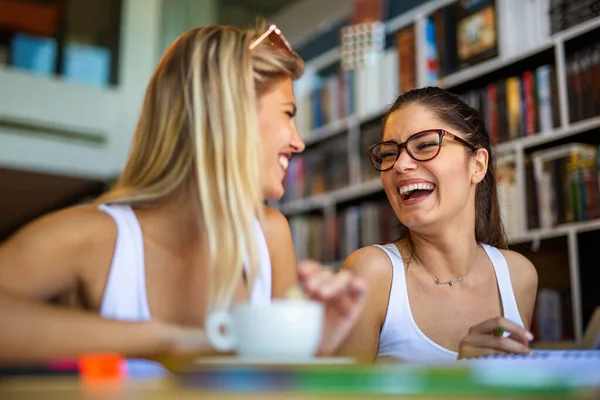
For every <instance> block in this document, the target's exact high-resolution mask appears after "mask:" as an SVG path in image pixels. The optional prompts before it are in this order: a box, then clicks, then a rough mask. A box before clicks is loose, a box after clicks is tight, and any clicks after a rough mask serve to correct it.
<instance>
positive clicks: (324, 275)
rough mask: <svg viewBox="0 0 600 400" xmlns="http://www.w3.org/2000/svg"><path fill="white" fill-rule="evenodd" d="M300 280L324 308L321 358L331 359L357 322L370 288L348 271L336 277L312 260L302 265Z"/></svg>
mask: <svg viewBox="0 0 600 400" xmlns="http://www.w3.org/2000/svg"><path fill="white" fill-rule="evenodd" d="M299 279H300V285H301V286H302V288H303V290H304V292H305V293H306V295H307V296H308V297H309V298H311V299H314V300H318V301H321V302H323V304H324V306H325V326H324V330H323V337H322V340H321V345H320V347H319V355H320V356H329V355H332V354H333V353H334V352H335V350H336V349H337V348H338V347H339V345H340V344H341V343H342V341H343V340H344V339H345V338H346V336H347V335H348V333H350V330H351V329H352V327H353V326H354V324H355V323H356V321H357V320H358V317H359V316H360V313H361V311H362V309H363V307H364V303H365V299H366V292H367V286H366V284H365V283H364V282H363V281H362V279H360V278H357V277H354V276H353V275H352V274H351V273H350V272H348V271H344V270H343V271H340V272H338V273H334V271H333V270H332V269H331V268H327V267H324V266H323V265H322V264H320V263H318V262H316V261H311V260H307V261H302V262H300V263H299Z"/></svg>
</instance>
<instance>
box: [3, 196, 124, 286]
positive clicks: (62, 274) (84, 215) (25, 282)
mask: <svg viewBox="0 0 600 400" xmlns="http://www.w3.org/2000/svg"><path fill="white" fill-rule="evenodd" d="M116 231H117V229H116V225H115V224H114V222H113V221H112V218H111V217H110V216H108V215H106V214H105V213H104V212H102V211H101V210H98V209H97V208H96V207H95V206H92V205H86V206H77V207H72V208H66V209H63V210H60V211H56V212H52V213H49V214H47V215H45V216H43V217H41V218H38V219H36V220H34V221H33V222H30V223H29V224H27V225H26V226H25V227H23V228H21V229H20V230H19V231H18V232H16V233H15V234H14V235H13V236H11V237H10V238H9V239H8V240H7V241H6V242H5V243H3V244H2V245H1V246H0V282H1V283H0V285H1V286H2V287H3V288H5V289H8V290H12V291H15V292H18V293H22V294H26V295H30V296H35V297H50V296H54V295H56V294H57V293H59V292H60V291H62V290H66V289H67V288H68V287H69V286H70V285H71V286H72V285H73V284H75V282H76V280H77V278H78V276H80V275H81V273H82V271H83V268H84V267H87V265H89V263H90V262H89V260H91V259H92V258H94V257H96V255H98V254H100V255H102V257H105V256H106V257H105V258H110V257H112V249H113V247H114V243H115V240H116ZM15 266H18V268H15Z"/></svg>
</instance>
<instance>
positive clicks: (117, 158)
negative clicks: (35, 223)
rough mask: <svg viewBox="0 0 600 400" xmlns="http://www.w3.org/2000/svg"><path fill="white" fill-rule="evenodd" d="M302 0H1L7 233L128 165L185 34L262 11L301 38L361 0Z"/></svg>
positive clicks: (91, 192) (0, 102)
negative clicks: (153, 91) (158, 79)
mask: <svg viewBox="0 0 600 400" xmlns="http://www.w3.org/2000/svg"><path fill="white" fill-rule="evenodd" d="M298 3H302V2H301V1H293V0H0V241H1V240H3V239H5V238H7V237H8V236H9V235H10V234H11V233H12V232H14V231H15V230H16V229H18V228H19V227H20V226H22V225H23V224H24V223H26V222H28V221H30V220H31V219H33V218H35V217H37V216H39V215H41V214H44V213H46V212H49V211H51V210H55V209H58V208H61V207H65V206H68V205H72V204H77V203H79V202H83V201H86V200H88V199H89V198H92V197H94V196H96V195H98V194H99V193H101V192H102V191H103V190H105V188H106V187H107V185H108V184H110V182H111V181H112V180H113V179H114V178H115V177H116V176H117V175H118V174H119V172H120V170H121V168H122V167H123V164H124V161H125V157H126V154H127V151H128V149H129V142H130V139H131V135H132V132H133V129H134V126H135V122H136V119H137V116H138V111H139V107H140V102H141V99H142V96H143V92H144V89H145V86H146V84H147V82H148V79H149V77H150V74H151V72H152V70H153V69H154V67H155V65H156V62H157V60H158V59H159V57H160V55H161V54H162V52H163V51H164V49H165V48H166V47H167V46H168V45H169V44H170V43H171V42H172V41H173V40H174V39H175V38H176V37H177V36H178V35H179V34H180V33H182V32H184V31H186V30H188V29H191V28H193V27H196V26H200V25H205V24H211V23H226V24H233V25H237V26H240V27H250V26H252V25H253V24H254V21H255V19H256V17H257V16H263V17H267V18H269V19H270V20H273V21H274V22H278V23H280V24H282V25H286V26H288V29H287V30H286V34H287V36H288V37H289V39H290V40H292V41H296V42H298V41H301V40H302V39H303V38H304V37H305V35H307V33H310V32H311V31H314V27H315V26H318V25H319V24H321V23H322V22H323V21H325V23H327V21H329V20H331V19H334V20H335V19H336V18H339V16H340V15H341V16H343V15H344V14H347V13H348V12H349V10H350V7H351V4H352V1H351V0H342V1H340V0H334V1H330V2H329V3H327V4H319V2H318V1H317V2H315V1H308V2H306V0H304V3H305V4H298ZM321 3H322V2H321ZM315 6H318V8H315Z"/></svg>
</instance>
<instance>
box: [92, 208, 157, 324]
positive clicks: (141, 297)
mask: <svg viewBox="0 0 600 400" xmlns="http://www.w3.org/2000/svg"><path fill="white" fill-rule="evenodd" d="M98 209H100V210H102V211H103V212H105V213H106V214H108V215H110V216H111V217H112V219H113V220H114V221H115V224H116V225H117V240H116V243H115V248H114V252H113V258H112V262H111V266H110V272H109V274H108V278H107V280H106V286H105V290H104V296H103V298H102V304H101V307H100V314H101V315H102V316H104V317H106V318H114V319H119V320H125V321H145V320H149V319H150V318H151V315H150V309H149V307H148V298H147V295H146V273H145V267H144V239H143V235H142V228H141V226H140V223H139V221H138V219H137V216H136V215H135V212H134V211H133V209H132V208H131V206H129V205H126V204H114V205H106V204H101V205H99V206H98Z"/></svg>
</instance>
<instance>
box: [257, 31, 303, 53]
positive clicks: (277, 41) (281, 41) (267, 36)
mask: <svg viewBox="0 0 600 400" xmlns="http://www.w3.org/2000/svg"><path fill="white" fill-rule="evenodd" d="M265 40H266V41H267V42H268V43H269V44H270V45H271V46H273V47H275V48H276V49H277V50H282V51H286V52H289V53H292V46H291V45H290V43H289V42H288V41H287V39H286V38H285V36H283V33H281V30H280V29H279V28H278V27H277V26H276V25H269V27H268V28H267V30H266V31H265V33H263V34H262V35H260V37H258V39H256V40H255V41H254V42H252V43H251V44H250V46H249V49H250V50H252V49H253V48H255V47H256V46H258V45H259V44H261V43H262V42H263V41H265Z"/></svg>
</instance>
